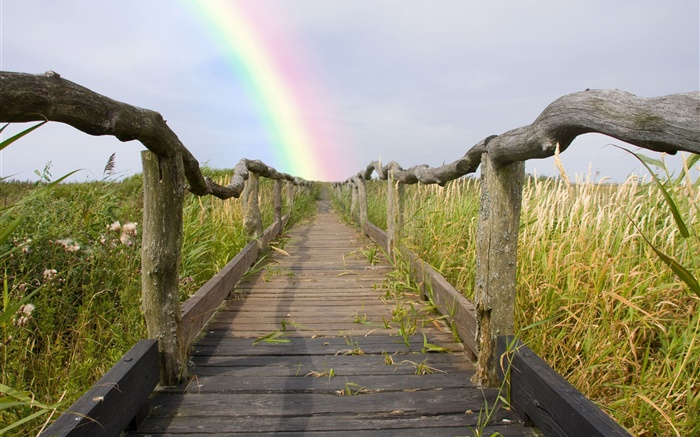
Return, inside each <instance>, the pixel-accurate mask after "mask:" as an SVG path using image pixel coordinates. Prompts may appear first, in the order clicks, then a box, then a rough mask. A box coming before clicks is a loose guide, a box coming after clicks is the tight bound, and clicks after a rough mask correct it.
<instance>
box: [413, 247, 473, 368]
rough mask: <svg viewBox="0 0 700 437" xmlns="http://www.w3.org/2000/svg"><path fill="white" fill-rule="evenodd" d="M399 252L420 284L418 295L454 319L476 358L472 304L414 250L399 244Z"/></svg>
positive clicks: (464, 341)
mask: <svg viewBox="0 0 700 437" xmlns="http://www.w3.org/2000/svg"><path fill="white" fill-rule="evenodd" d="M401 253H402V254H403V256H404V257H406V258H407V259H408V260H409V262H410V268H411V277H412V278H413V280H414V281H415V282H416V283H417V284H418V285H419V286H420V289H421V295H422V296H421V297H423V299H424V300H430V301H432V303H433V304H434V305H435V306H436V307H437V308H438V311H440V314H442V315H445V316H447V317H449V319H448V320H450V321H451V322H452V323H453V326H452V328H453V329H455V330H456V331H457V333H458V334H459V338H460V340H461V341H462V343H464V345H465V346H467V352H468V354H469V355H470V359H472V360H474V361H475V360H476V356H477V354H478V350H479V349H478V344H477V342H476V332H477V322H476V308H475V307H474V304H473V303H472V302H471V301H469V299H467V298H466V297H464V296H463V295H462V293H460V292H459V291H457V289H456V288H454V287H453V286H452V284H450V283H449V282H447V279H445V278H444V277H443V276H442V275H441V274H440V273H438V272H436V271H435V270H434V269H433V268H432V267H431V266H430V265H429V264H427V263H425V261H423V260H422V259H420V258H418V257H417V256H416V255H415V254H414V253H412V252H411V251H409V250H408V249H406V248H405V247H402V248H401Z"/></svg>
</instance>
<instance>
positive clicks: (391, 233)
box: [386, 170, 405, 261]
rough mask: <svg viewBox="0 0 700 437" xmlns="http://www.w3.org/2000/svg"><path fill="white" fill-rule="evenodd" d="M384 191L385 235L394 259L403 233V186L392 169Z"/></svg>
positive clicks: (390, 254)
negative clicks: (395, 177)
mask: <svg viewBox="0 0 700 437" xmlns="http://www.w3.org/2000/svg"><path fill="white" fill-rule="evenodd" d="M386 179H387V191H386V235H387V247H388V248H389V257H390V258H391V259H393V260H394V261H395V260H396V253H397V250H396V249H397V248H398V245H399V240H400V239H401V235H402V233H403V219H404V218H403V215H404V214H403V213H404V197H405V196H404V192H405V186H404V184H402V183H401V182H397V181H396V179H394V170H389V175H388V177H387V178H386Z"/></svg>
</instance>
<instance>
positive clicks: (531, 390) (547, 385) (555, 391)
mask: <svg viewBox="0 0 700 437" xmlns="http://www.w3.org/2000/svg"><path fill="white" fill-rule="evenodd" d="M509 343H513V337H512V336H499V337H498V341H497V348H498V349H497V354H498V356H499V357H501V356H503V355H504V354H505V353H506V350H507V349H508V344H509ZM511 350H515V352H510V354H509V355H510V357H511V358H510V360H508V359H507V360H506V361H505V362H506V363H508V362H509V363H510V366H511V367H510V372H511V373H510V387H511V389H510V399H511V404H512V405H513V406H514V407H515V409H516V410H518V411H519V412H520V413H524V414H526V415H527V417H528V418H529V419H530V420H532V421H533V422H534V423H535V424H536V425H537V426H538V427H539V428H540V429H541V430H542V431H543V432H544V433H545V434H547V435H567V436H572V437H573V436H581V437H584V436H586V437H588V436H591V437H595V436H601V437H602V436H629V435H630V434H629V433H628V432H627V431H625V429H624V428H622V427H621V426H620V425H619V424H618V423H617V422H615V421H614V420H613V419H612V418H611V417H610V416H608V415H607V414H605V413H604V412H603V411H602V410H601V409H600V408H598V407H597V406H596V405H595V404H594V403H593V402H592V401H591V400H589V399H588V398H586V397H585V396H584V395H583V394H581V392H579V391H578V390H576V388H574V387H573V386H572V385H571V384H569V382H568V381H566V380H565V379H564V378H563V377H562V376H561V375H559V374H558V373H556V372H555V371H554V370H553V369H552V368H551V367H550V366H549V365H548V364H547V363H546V362H545V361H544V360H543V359H542V358H540V357H539V356H538V355H537V354H536V353H534V352H533V351H532V349H530V348H529V347H527V346H525V344H523V343H522V342H521V341H519V340H518V341H517V342H515V343H514V344H513V347H512V348H511ZM499 370H500V377H501V378H503V369H501V368H500V366H499Z"/></svg>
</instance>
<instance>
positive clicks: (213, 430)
mask: <svg viewBox="0 0 700 437" xmlns="http://www.w3.org/2000/svg"><path fill="white" fill-rule="evenodd" d="M287 236H288V238H289V239H288V241H287V242H286V244H284V251H285V252H286V253H283V252H281V251H276V252H273V254H272V255H271V257H270V259H269V261H268V262H267V264H266V265H265V267H264V268H262V269H260V270H259V271H258V272H257V273H255V274H253V275H250V276H249V277H248V278H247V279H246V280H244V281H243V282H242V283H240V284H239V285H238V286H236V289H235V290H234V292H233V293H232V294H231V297H230V299H229V300H228V301H227V302H226V303H225V305H224V307H223V308H222V310H221V311H220V312H219V313H218V314H217V315H216V316H215V318H214V319H213V320H212V321H211V322H210V323H209V325H208V326H207V328H206V329H205V334H204V335H203V336H202V338H200V340H199V341H198V342H197V343H196V345H195V346H194V350H193V354H192V356H191V364H193V366H194V367H192V368H190V374H191V375H193V377H192V378H191V380H190V382H189V385H188V386H187V387H186V388H185V387H182V388H179V389H177V390H173V389H167V390H162V391H160V392H158V393H156V394H155V395H154V396H153V398H152V399H151V413H150V416H149V417H148V419H147V420H146V422H145V423H144V424H143V425H142V427H141V428H140V430H139V432H140V433H144V434H163V433H164V434H187V435H229V434H231V433H260V434H257V435H265V434H267V435H301V434H312V435H327V434H333V435H348V436H355V437H356V436H366V435H367V436H369V435H430V436H432V437H437V436H442V435H447V436H455V435H473V434H474V431H473V430H475V429H476V428H477V427H478V425H479V423H480V422H479V415H480V410H481V409H482V408H484V403H485V402H488V403H489V404H491V403H492V402H493V401H494V399H495V398H496V396H497V390H483V391H482V390H481V389H479V388H477V387H475V386H474V385H473V384H472V383H471V382H470V377H471V375H473V373H474V365H473V363H471V362H469V361H467V359H466V358H465V355H464V353H463V352H462V347H461V345H460V344H459V343H454V340H453V337H452V334H450V333H449V331H448V330H447V329H446V328H445V327H444V324H442V323H441V322H440V321H439V320H433V319H435V318H436V317H437V316H436V315H435V314H428V313H427V311H419V310H420V309H421V308H422V307H423V306H424V304H423V303H420V302H418V301H417V300H415V297H414V298H413V299H407V298H403V299H400V300H397V299H386V298H387V289H386V284H385V282H384V281H385V279H386V275H387V273H388V272H390V271H391V268H390V266H389V264H388V263H387V262H386V261H385V260H384V258H383V257H377V258H378V259H379V258H381V259H380V262H378V263H377V264H375V265H371V264H370V263H369V261H368V256H367V253H368V252H367V249H363V247H367V245H368V243H367V241H366V240H364V239H363V238H362V237H361V236H360V235H359V234H357V233H356V232H355V231H354V230H352V229H351V228H350V227H348V226H346V225H344V224H342V223H341V222H340V218H339V217H338V216H337V214H335V213H334V212H329V211H328V203H327V201H322V202H320V203H319V214H318V215H317V216H316V217H315V218H314V219H313V221H311V222H309V223H307V224H303V225H297V226H295V227H294V228H293V229H292V230H291V231H289V232H288V233H287ZM281 245H282V244H280V246H281ZM363 250H364V253H363ZM370 250H371V249H370ZM412 308H413V309H412ZM401 314H403V317H402V316H400V315H401ZM392 319H393V321H392ZM398 320H403V321H404V322H403V324H404V327H405V328H406V329H410V328H411V327H412V326H415V324H417V329H416V331H415V334H414V335H412V336H411V337H410V338H409V344H410V349H409V348H408V347H407V346H406V344H405V341H404V338H403V337H402V336H400V335H398V330H399V327H400V326H401V323H400V322H398ZM414 321H415V322H414ZM387 324H388V325H390V327H389V328H386V327H385V326H386V325H387ZM284 329H286V330H284ZM423 333H425V336H426V337H425V338H426V339H427V341H428V342H429V343H431V344H434V345H439V346H441V347H444V348H445V349H446V350H449V351H450V352H449V353H422V350H423V348H424V337H423ZM264 336H269V339H270V341H259V342H257V344H255V345H254V342H255V341H256V340H259V339H261V338H263V337H264ZM426 366H427V367H426ZM483 414H485V413H482V415H483ZM515 420H516V419H515V417H513V415H512V413H510V412H508V411H505V410H501V411H498V412H496V413H495V415H494V420H493V422H492V423H491V425H490V426H488V427H486V429H485V430H484V431H485V434H484V435H490V434H491V433H492V432H495V431H498V432H500V433H501V434H502V435H505V436H510V435H514V436H515V435H518V436H519V435H532V431H531V430H530V429H529V428H524V427H522V425H520V424H519V423H516V422H515ZM482 421H483V419H482ZM511 422H512V423H511Z"/></svg>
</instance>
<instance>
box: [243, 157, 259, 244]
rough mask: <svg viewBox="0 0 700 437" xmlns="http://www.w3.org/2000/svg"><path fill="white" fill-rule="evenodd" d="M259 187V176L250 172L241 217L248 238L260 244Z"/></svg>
mask: <svg viewBox="0 0 700 437" xmlns="http://www.w3.org/2000/svg"><path fill="white" fill-rule="evenodd" d="M259 186H260V176H259V175H258V174H257V173H255V172H252V171H251V172H250V174H249V175H248V180H247V181H246V184H245V189H244V190H243V191H244V192H243V201H244V202H245V204H244V205H245V215H244V216H243V229H245V231H246V233H247V234H248V236H250V238H253V239H257V240H258V244H260V237H261V236H262V233H263V225H262V217H261V216H260V204H259V202H258V191H259V190H258V187H259Z"/></svg>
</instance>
